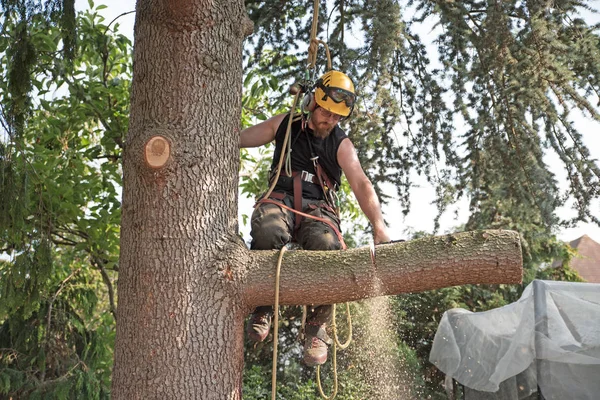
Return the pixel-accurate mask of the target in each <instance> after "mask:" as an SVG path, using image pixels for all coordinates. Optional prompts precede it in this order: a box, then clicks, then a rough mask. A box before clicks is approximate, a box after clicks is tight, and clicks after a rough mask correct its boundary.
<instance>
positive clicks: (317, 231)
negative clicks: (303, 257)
mask: <svg viewBox="0 0 600 400" xmlns="http://www.w3.org/2000/svg"><path fill="white" fill-rule="evenodd" d="M305 212H308V213H309V214H310V215H313V216H315V217H317V218H321V219H324V220H327V221H328V222H329V224H327V223H325V222H322V221H319V220H316V219H312V218H305V219H304V221H303V222H302V225H301V226H300V230H299V232H298V242H299V243H300V244H301V245H302V248H303V249H305V250H340V249H341V248H342V243H341V241H340V238H339V237H338V233H339V232H340V221H339V219H338V218H337V216H336V215H335V213H334V212H332V211H329V210H327V209H325V208H323V207H322V206H318V205H315V204H311V205H309V206H308V207H307V209H306V210H305ZM330 224H331V225H330ZM334 227H335V228H336V229H337V232H336V230H335V229H334Z"/></svg>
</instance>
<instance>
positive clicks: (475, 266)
mask: <svg viewBox="0 0 600 400" xmlns="http://www.w3.org/2000/svg"><path fill="white" fill-rule="evenodd" d="M248 253H249V256H248V258H249V260H250V261H249V263H248V264H247V265H249V269H248V270H247V271H246V272H247V274H245V276H244V277H243V278H242V280H243V287H244V288H245V293H244V300H245V302H246V304H247V305H248V307H256V306H259V305H269V304H273V303H274V293H275V271H276V265H277V257H278V254H279V251H277V250H269V251H249V252H248ZM522 275H523V259H522V254H521V242H520V237H519V234H518V233H517V232H514V231H506V230H487V231H474V232H463V233H457V234H451V235H444V236H432V237H426V238H422V239H416V240H412V241H408V242H401V243H396V244H387V245H379V246H377V247H376V256H375V262H374V263H373V261H372V258H371V252H370V250H369V248H368V247H362V248H358V249H351V250H344V251H302V250H296V251H288V252H286V253H285V254H284V256H283V263H282V266H281V274H280V299H279V301H280V304H333V303H344V302H348V301H355V300H359V299H364V298H370V297H376V296H387V295H396V294H400V293H409V292H422V291H425V290H432V289H439V288H443V287H449V286H457V285H465V284H500V283H520V282H521V279H522Z"/></svg>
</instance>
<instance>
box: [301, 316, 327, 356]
mask: <svg viewBox="0 0 600 400" xmlns="http://www.w3.org/2000/svg"><path fill="white" fill-rule="evenodd" d="M326 328H327V324H325V323H323V324H318V323H311V322H307V323H306V327H305V331H306V337H305V339H304V363H305V364H306V365H307V366H309V367H314V366H315V365H321V364H324V363H325V361H327V345H329V344H331V343H332V342H333V341H332V340H331V339H330V338H329V336H328V335H327V332H326Z"/></svg>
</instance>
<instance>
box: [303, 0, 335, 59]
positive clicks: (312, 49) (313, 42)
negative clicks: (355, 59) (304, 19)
mask: <svg viewBox="0 0 600 400" xmlns="http://www.w3.org/2000/svg"><path fill="white" fill-rule="evenodd" d="M318 22H319V0H315V1H314V7H313V21H312V27H311V30H310V41H309V44H308V68H309V69H315V65H316V63H317V51H318V50H319V44H322V45H323V46H324V47H325V52H326V53H327V71H330V70H331V54H330V53H329V46H327V43H325V42H323V41H322V40H319V39H317V28H318Z"/></svg>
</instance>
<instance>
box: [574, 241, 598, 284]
mask: <svg viewBox="0 0 600 400" xmlns="http://www.w3.org/2000/svg"><path fill="white" fill-rule="evenodd" d="M569 245H570V246H571V247H572V248H574V249H577V252H578V253H579V256H578V257H576V258H574V259H572V260H571V268H573V269H575V270H576V271H577V272H578V273H579V275H580V276H581V277H582V278H583V279H585V280H586V281H588V282H592V283H600V243H597V242H595V241H594V240H593V239H592V238H590V237H589V236H588V235H583V236H582V237H580V238H579V239H575V240H573V241H572V242H570V243H569Z"/></svg>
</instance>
